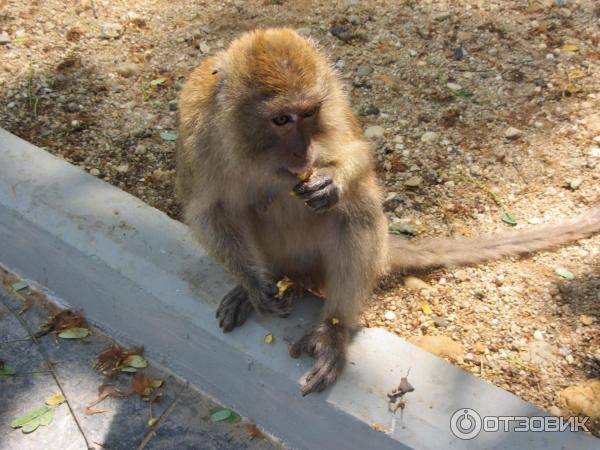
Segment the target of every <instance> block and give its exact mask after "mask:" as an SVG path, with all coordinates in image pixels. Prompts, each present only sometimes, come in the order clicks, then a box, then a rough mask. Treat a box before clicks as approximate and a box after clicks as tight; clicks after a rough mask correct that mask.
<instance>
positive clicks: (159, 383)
mask: <svg viewBox="0 0 600 450" xmlns="http://www.w3.org/2000/svg"><path fill="white" fill-rule="evenodd" d="M163 383H164V381H163V380H151V381H150V384H151V385H152V387H153V388H159V387H161V386H162V385H163Z"/></svg>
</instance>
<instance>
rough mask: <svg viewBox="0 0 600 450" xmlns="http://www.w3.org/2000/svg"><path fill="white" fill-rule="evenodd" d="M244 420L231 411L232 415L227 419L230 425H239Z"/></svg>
mask: <svg viewBox="0 0 600 450" xmlns="http://www.w3.org/2000/svg"><path fill="white" fill-rule="evenodd" d="M241 420H242V416H240V415H239V414H238V413H236V412H234V411H231V415H230V416H229V418H228V419H227V422H228V423H238V422H240V421H241Z"/></svg>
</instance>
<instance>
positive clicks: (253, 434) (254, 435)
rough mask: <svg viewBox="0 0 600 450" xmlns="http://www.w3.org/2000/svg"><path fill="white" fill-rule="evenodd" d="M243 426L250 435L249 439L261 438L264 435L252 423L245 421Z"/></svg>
mask: <svg viewBox="0 0 600 450" xmlns="http://www.w3.org/2000/svg"><path fill="white" fill-rule="evenodd" d="M244 428H245V429H246V431H247V432H248V434H249V435H250V440H252V439H262V438H264V437H265V435H264V434H263V433H262V432H261V431H260V430H259V429H258V427H257V426H256V425H255V424H253V423H247V424H246V425H244Z"/></svg>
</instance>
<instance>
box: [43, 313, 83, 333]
mask: <svg viewBox="0 0 600 450" xmlns="http://www.w3.org/2000/svg"><path fill="white" fill-rule="evenodd" d="M86 326H87V322H86V320H85V319H84V317H83V316H82V315H81V314H79V313H77V312H74V311H72V310H70V309H65V310H64V311H60V312H59V313H58V314H54V315H53V316H50V317H49V318H48V320H46V322H44V324H43V325H42V326H40V328H39V330H38V331H37V333H35V337H41V336H44V335H45V334H48V333H59V332H61V331H63V330H70V329H73V328H85V327H86Z"/></svg>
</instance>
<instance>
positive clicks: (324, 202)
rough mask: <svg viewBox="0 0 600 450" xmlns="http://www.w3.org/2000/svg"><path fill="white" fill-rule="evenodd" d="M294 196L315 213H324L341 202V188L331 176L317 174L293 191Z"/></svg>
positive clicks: (295, 187) (302, 182) (299, 184)
mask: <svg viewBox="0 0 600 450" xmlns="http://www.w3.org/2000/svg"><path fill="white" fill-rule="evenodd" d="M293 192H294V194H295V195H296V196H297V197H298V198H300V199H301V200H302V201H304V203H306V204H307V205H308V206H309V207H311V208H312V209H314V210H315V211H324V210H327V209H329V208H331V207H332V206H334V205H335V204H336V203H337V202H338V200H339V188H338V186H337V185H336V184H335V183H334V182H333V178H331V177H330V176H329V175H323V174H318V173H315V174H313V175H311V177H310V178H309V179H308V180H306V181H301V182H300V183H298V184H297V185H296V186H294V189H293Z"/></svg>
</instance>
